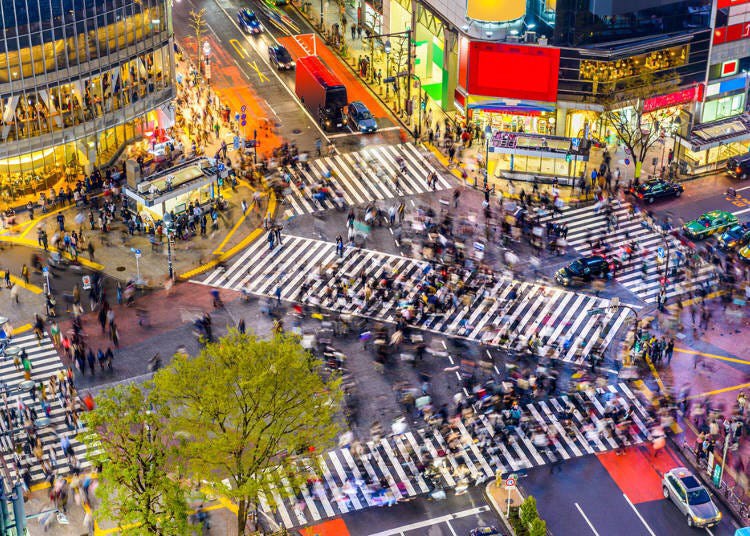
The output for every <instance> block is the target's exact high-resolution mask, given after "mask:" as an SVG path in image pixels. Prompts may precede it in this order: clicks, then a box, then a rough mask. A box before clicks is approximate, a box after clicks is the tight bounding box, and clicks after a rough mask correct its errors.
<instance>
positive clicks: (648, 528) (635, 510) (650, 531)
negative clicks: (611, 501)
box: [622, 493, 656, 536]
mask: <svg viewBox="0 0 750 536" xmlns="http://www.w3.org/2000/svg"><path fill="white" fill-rule="evenodd" d="M622 496H623V497H625V500H626V501H627V503H628V504H629V505H630V507H631V508H632V509H633V512H635V515H637V516H638V519H640V520H641V523H643V526H644V527H646V530H647V531H648V533H649V534H650V535H651V536H656V534H654V531H653V530H651V527H649V526H648V523H646V520H645V519H643V516H642V515H641V513H640V512H639V511H638V509H637V508H636V507H635V505H634V504H633V503H632V502H631V501H630V498H628V496H627V495H625V494H624V493H623V494H622Z"/></svg>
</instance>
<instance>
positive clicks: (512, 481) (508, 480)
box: [505, 476, 516, 488]
mask: <svg viewBox="0 0 750 536" xmlns="http://www.w3.org/2000/svg"><path fill="white" fill-rule="evenodd" d="M515 485H516V479H515V478H513V477H512V476H511V477H509V478H506V479H505V487H506V488H513V487H515Z"/></svg>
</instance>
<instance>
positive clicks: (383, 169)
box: [285, 143, 453, 214]
mask: <svg viewBox="0 0 750 536" xmlns="http://www.w3.org/2000/svg"><path fill="white" fill-rule="evenodd" d="M398 158H400V159H402V160H403V163H404V166H405V168H406V172H405V173H400V167H399V164H398V162H397V159H398ZM308 165H309V171H308V170H307V169H305V168H304V167H302V166H297V168H296V169H295V170H294V175H295V176H296V179H297V180H298V181H300V182H301V183H302V184H303V185H304V186H303V188H302V190H300V188H299V187H298V185H297V182H296V181H291V182H290V184H289V187H288V188H289V193H288V195H286V196H285V202H287V203H288V204H289V205H290V207H289V208H290V209H291V210H292V212H293V213H294V214H311V213H313V212H318V211H321V210H329V209H332V208H334V207H335V204H334V202H333V200H331V199H330V198H327V199H323V200H317V199H314V198H313V197H312V195H311V194H310V187H311V186H313V185H315V184H318V183H320V182H321V181H322V177H326V176H327V175H328V171H329V170H330V171H332V173H331V174H330V177H328V180H329V181H330V182H331V183H332V185H333V189H334V190H336V191H340V192H341V193H342V194H343V197H344V201H345V202H346V203H347V204H348V205H363V204H366V203H369V202H371V201H383V200H387V199H395V198H398V197H400V196H402V195H417V194H422V193H427V192H430V191H432V188H431V187H430V186H429V185H428V184H427V177H428V175H429V174H430V173H432V172H435V173H437V176H438V180H437V184H436V187H435V188H436V190H445V189H448V188H452V187H453V186H452V185H451V183H450V181H449V180H448V179H446V178H445V177H443V176H442V174H440V173H438V171H437V170H436V169H435V167H434V166H433V165H432V164H430V162H429V160H428V159H427V158H426V156H425V155H423V154H421V153H420V151H419V149H418V148H417V147H416V146H415V145H414V144H412V143H403V144H399V145H376V146H371V147H366V148H364V149H362V150H360V151H357V152H351V153H342V154H336V155H333V156H325V157H321V158H316V159H314V160H310V161H308ZM397 172H398V173H399V176H400V178H399V182H398V188H397V187H396V184H395V183H394V181H393V180H392V177H393V176H394V175H395V174H396V173H397Z"/></svg>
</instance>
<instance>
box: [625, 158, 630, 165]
mask: <svg viewBox="0 0 750 536" xmlns="http://www.w3.org/2000/svg"><path fill="white" fill-rule="evenodd" d="M625 165H626V166H629V165H630V158H626V159H625Z"/></svg>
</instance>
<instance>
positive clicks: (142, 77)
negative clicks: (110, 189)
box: [0, 0, 174, 203]
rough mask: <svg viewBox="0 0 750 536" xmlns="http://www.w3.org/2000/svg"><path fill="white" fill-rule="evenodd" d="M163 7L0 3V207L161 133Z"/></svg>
mask: <svg viewBox="0 0 750 536" xmlns="http://www.w3.org/2000/svg"><path fill="white" fill-rule="evenodd" d="M170 2H171V0H2V1H1V2H0V20H1V21H2V24H3V29H4V34H3V36H2V37H0V201H3V202H6V203H7V202H12V200H13V199H16V198H18V197H20V196H22V195H24V194H29V193H36V192H40V191H43V190H45V189H46V188H49V187H51V186H52V185H54V184H57V183H59V182H60V181H61V180H66V179H68V180H74V179H76V178H78V177H79V174H80V173H88V172H90V171H91V170H92V169H93V168H94V167H98V166H104V165H106V164H108V163H109V162H110V161H111V160H112V159H113V158H114V157H116V156H117V154H118V153H119V151H120V150H121V149H122V148H123V147H124V146H125V145H126V144H127V143H128V142H130V141H133V140H135V139H138V138H139V137H141V136H142V135H143V134H144V133H147V132H149V131H153V129H154V128H156V127H157V126H159V127H162V128H168V127H170V126H171V122H172V117H173V113H172V110H171V105H170V101H171V100H172V98H173V97H174V54H173V51H174V43H173V33H172V28H171V5H170Z"/></svg>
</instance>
